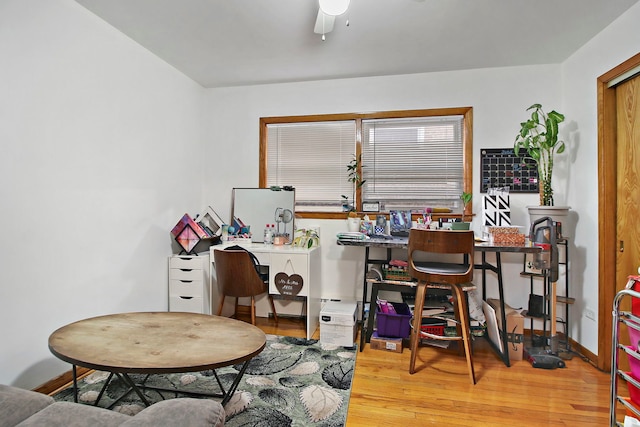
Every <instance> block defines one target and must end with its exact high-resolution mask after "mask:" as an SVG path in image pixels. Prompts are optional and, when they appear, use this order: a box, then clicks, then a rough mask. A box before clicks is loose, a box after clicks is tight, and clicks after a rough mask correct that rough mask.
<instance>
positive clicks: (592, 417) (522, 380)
mask: <svg viewBox="0 0 640 427" xmlns="http://www.w3.org/2000/svg"><path fill="white" fill-rule="evenodd" d="M258 326H259V327H260V328H261V329H262V330H264V332H265V333H268V334H276V335H289V336H298V337H303V336H304V324H303V322H302V321H301V320H298V319H287V318H282V319H280V321H279V324H278V325H275V322H274V321H273V320H272V319H265V318H259V319H258ZM314 338H319V331H317V332H316V334H315V335H314ZM410 354H411V353H410V351H409V350H408V349H406V348H405V349H404V351H403V352H402V353H401V354H398V353H390V352H385V351H382V350H371V349H370V348H369V346H368V345H366V346H365V348H364V351H362V352H358V355H357V359H356V369H355V375H354V378H353V385H352V391H351V399H350V401H349V412H348V416H347V424H346V425H347V427H357V426H367V427H371V426H390V425H393V426H403V427H410V426H427V425H447V426H514V425H518V426H521V427H524V426H536V427H539V426H606V425H608V423H609V383H610V378H609V374H608V373H605V372H601V371H599V370H598V369H596V368H595V367H594V366H592V365H591V364H590V363H589V362H586V361H584V360H582V359H581V358H580V356H578V355H575V356H574V357H573V359H572V360H569V361H566V363H567V367H566V368H564V369H555V370H545V369H536V368H533V367H532V366H531V364H530V363H529V362H527V361H518V362H514V363H513V364H512V366H511V367H510V368H508V367H506V366H505V365H504V364H503V363H502V361H501V360H500V359H498V356H497V355H496V354H495V353H494V352H493V350H492V349H491V348H490V347H489V345H488V344H487V342H486V341H485V339H484V338H478V339H476V340H475V342H474V360H473V361H474V367H475V371H476V379H477V384H476V385H471V384H470V383H469V377H468V373H467V370H466V365H465V362H464V357H461V356H458V353H457V351H452V350H441V349H436V348H432V347H428V346H423V347H421V348H420V352H419V354H418V360H417V362H416V367H417V372H416V373H415V374H413V375H410V374H409V356H410Z"/></svg>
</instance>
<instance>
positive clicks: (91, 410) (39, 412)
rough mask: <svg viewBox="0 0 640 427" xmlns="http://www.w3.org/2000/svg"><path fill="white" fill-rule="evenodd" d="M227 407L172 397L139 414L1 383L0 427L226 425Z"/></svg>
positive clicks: (205, 401)
mask: <svg viewBox="0 0 640 427" xmlns="http://www.w3.org/2000/svg"><path fill="white" fill-rule="evenodd" d="M224 418H225V413H224V408H223V407H222V405H220V404H219V403H218V402H215V401H213V400H210V399H190V398H183V399H170V400H164V401H162V402H158V403H156V404H154V405H151V406H149V407H148V408H145V409H143V410H142V411H140V412H139V413H138V414H136V415H135V416H130V415H124V414H121V413H118V412H114V411H110V410H108V409H103V408H98V407H95V406H90V405H85V404H81V403H71V402H56V401H54V400H53V398H52V397H51V396H47V395H44V394H42V393H36V392H34V391H30V390H24V389H20V388H16V387H11V386H7V385H2V384H0V427H13V426H20V427H29V426H47V427H69V426H83V427H84V426H92V427H102V426H104V427H111V426H123V427H151V426H172V427H175V426H186V427H188V426H198V427H200V426H223V425H224Z"/></svg>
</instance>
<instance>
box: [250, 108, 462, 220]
mask: <svg viewBox="0 0 640 427" xmlns="http://www.w3.org/2000/svg"><path fill="white" fill-rule="evenodd" d="M433 116H462V158H463V160H462V162H463V189H464V191H465V192H467V193H472V186H473V107H453V108H434V109H423V110H397V111H379V112H369V113H339V114H314V115H302V116H280V117H261V118H260V154H259V179H258V186H259V187H260V188H265V187H266V182H267V144H268V140H267V139H268V138H267V125H270V124H281V123H304V122H327V121H344V120H354V121H355V124H356V141H355V144H356V146H355V155H356V156H360V155H361V154H362V120H368V119H396V118H398V119H401V118H410V117H433ZM471 205H472V204H471V203H470V204H469V205H467V207H466V211H465V212H464V214H465V215H466V216H470V215H472V206H471ZM356 206H357V211H358V213H359V214H362V191H361V189H360V188H358V189H357V190H356ZM380 213H381V214H384V213H387V214H388V212H380ZM347 214H348V213H347V212H296V215H297V216H299V217H301V218H318V219H344V218H346V217H347ZM445 216H447V217H459V216H461V215H460V214H445Z"/></svg>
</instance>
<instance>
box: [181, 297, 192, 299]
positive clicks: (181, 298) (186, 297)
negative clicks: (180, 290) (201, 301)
mask: <svg viewBox="0 0 640 427" xmlns="http://www.w3.org/2000/svg"><path fill="white" fill-rule="evenodd" d="M192 298H193V297H180V299H192Z"/></svg>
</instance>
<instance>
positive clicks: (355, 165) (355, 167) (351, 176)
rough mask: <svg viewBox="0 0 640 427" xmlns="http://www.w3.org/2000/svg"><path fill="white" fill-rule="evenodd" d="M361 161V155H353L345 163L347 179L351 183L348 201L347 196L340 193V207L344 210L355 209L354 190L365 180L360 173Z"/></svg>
mask: <svg viewBox="0 0 640 427" xmlns="http://www.w3.org/2000/svg"><path fill="white" fill-rule="evenodd" d="M361 162H362V155H360V156H358V157H356V156H355V155H354V156H353V159H351V161H350V162H349V163H348V164H347V181H349V182H350V183H351V184H352V191H351V201H349V196H347V195H345V194H343V195H342V209H343V210H344V211H345V212H355V211H356V210H357V209H356V190H357V189H358V188H360V187H362V185H363V184H364V183H365V182H366V181H367V180H366V179H362V176H361V175H360V163H361Z"/></svg>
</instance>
